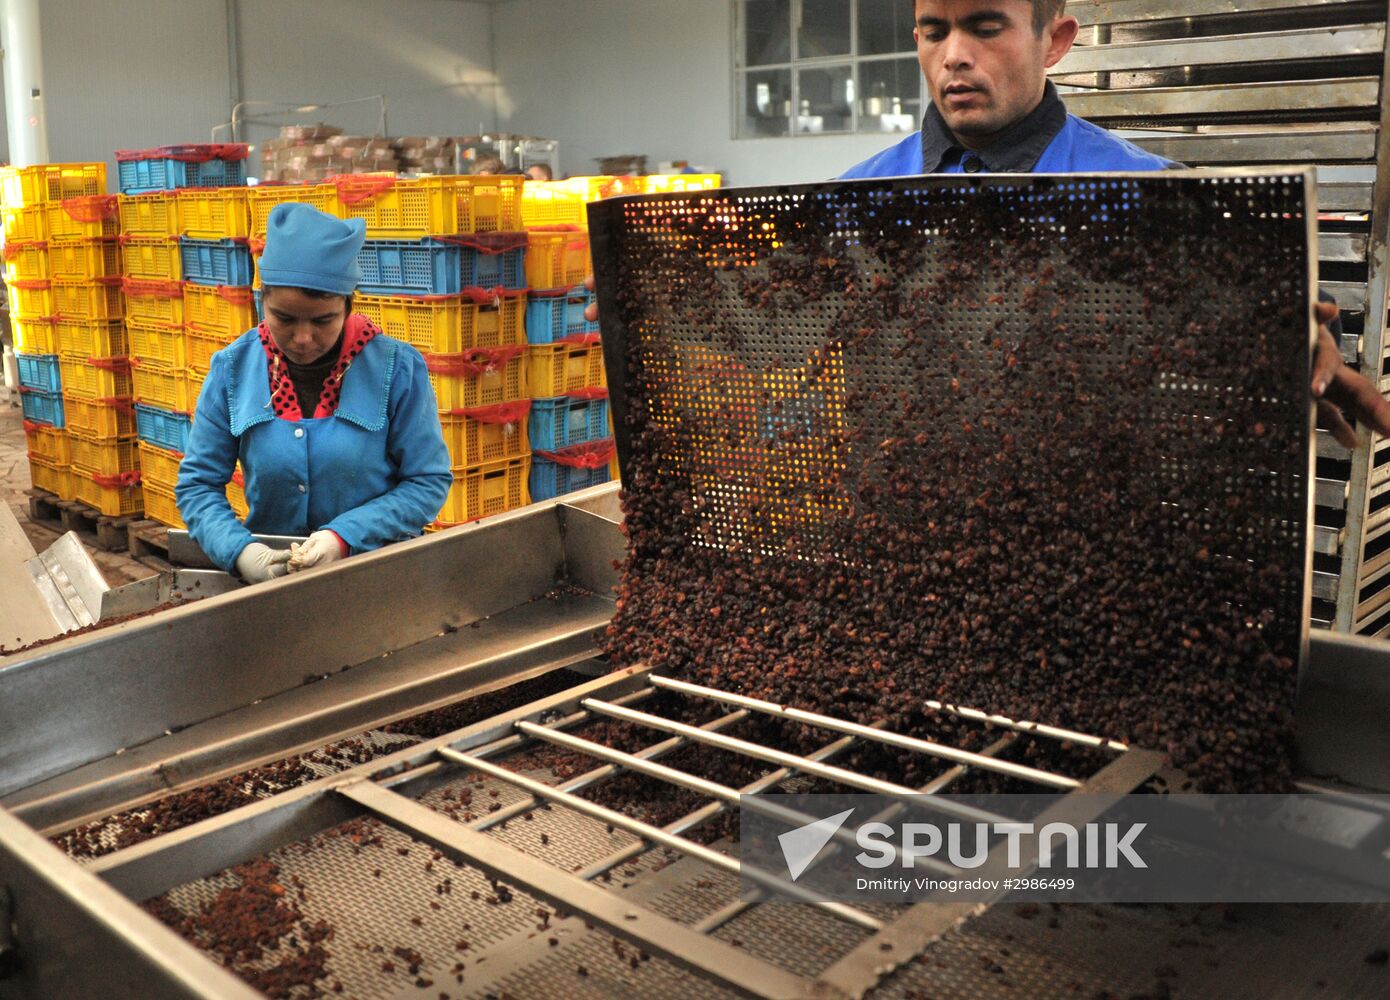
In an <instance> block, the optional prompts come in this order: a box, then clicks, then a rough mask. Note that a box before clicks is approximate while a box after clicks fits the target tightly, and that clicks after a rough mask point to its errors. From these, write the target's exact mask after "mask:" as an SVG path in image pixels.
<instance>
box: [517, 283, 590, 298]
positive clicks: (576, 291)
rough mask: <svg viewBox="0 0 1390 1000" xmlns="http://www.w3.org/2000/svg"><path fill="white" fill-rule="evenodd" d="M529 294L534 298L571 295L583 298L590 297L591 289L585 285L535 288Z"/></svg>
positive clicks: (567, 296) (566, 296)
mask: <svg viewBox="0 0 1390 1000" xmlns="http://www.w3.org/2000/svg"><path fill="white" fill-rule="evenodd" d="M529 294H530V296H531V298H533V299H565V298H569V297H570V296H571V295H573V296H574V297H575V298H577V299H581V298H588V297H589V290H588V289H587V288H585V287H584V286H583V285H573V286H571V287H570V288H533V289H531V290H530V293H529Z"/></svg>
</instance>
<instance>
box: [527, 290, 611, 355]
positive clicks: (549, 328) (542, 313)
mask: <svg viewBox="0 0 1390 1000" xmlns="http://www.w3.org/2000/svg"><path fill="white" fill-rule="evenodd" d="M595 301H597V296H596V295H595V294H594V293H593V292H591V291H589V290H588V289H586V288H585V287H584V286H583V285H577V286H575V287H574V288H571V289H570V290H569V291H568V292H567V293H565V294H564V295H536V294H535V293H534V292H532V293H531V298H530V300H529V301H528V302H527V303H526V342H527V343H530V344H554V343H556V342H558V341H561V340H564V339H565V338H566V337H575V336H579V335H581V334H588V333H598V323H591V322H589V321H588V320H587V319H585V318H584V310H585V309H587V308H588V307H589V306H590V305H591V304H592V303H593V302H595Z"/></svg>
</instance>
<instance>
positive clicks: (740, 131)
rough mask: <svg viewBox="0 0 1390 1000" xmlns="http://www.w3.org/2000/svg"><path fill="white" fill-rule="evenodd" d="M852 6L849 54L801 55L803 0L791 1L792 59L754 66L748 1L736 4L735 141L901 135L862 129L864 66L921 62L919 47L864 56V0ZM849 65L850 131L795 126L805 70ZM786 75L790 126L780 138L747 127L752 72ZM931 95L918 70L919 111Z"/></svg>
mask: <svg viewBox="0 0 1390 1000" xmlns="http://www.w3.org/2000/svg"><path fill="white" fill-rule="evenodd" d="M845 2H846V3H848V5H849V52H848V54H844V55H833V56H808V57H805V58H802V57H801V56H800V53H799V48H800V37H799V36H800V31H799V25H800V23H801V13H802V11H803V9H804V8H803V3H804V0H790V9H789V17H790V22H789V23H788V30H789V32H790V35H789V38H788V48H789V52H790V58H789V59H788V60H787V61H786V62H775V63H757V64H750V63H748V62H747V61H746V53H747V32H748V20H747V10H748V3H749V0H734V2H733V4H732V5H731V6H732V11H731V22H732V23H731V30H730V37H731V39H732V43H733V60H732V63H733V77H734V79H733V106H732V108H731V112H732V114H731V121H732V129H731V131H732V138H733V139H735V140H744V139H799V138H813V137H816V136H854V135H880V136H889V135H895V134H898V133H891V132H881V131H879V130H877V129H866V128H864V127H863V117H864V116H863V115H862V114H861V112H860V105H861V103H862V102H863V100H864V95H863V93H862V74H861V72H860V67H861V65H865V64H869V63H883V62H896V61H899V60H903V59H909V58H910V59H912V60H913V63H914V64H915V63H916V61H917V49H916V47H915V46H913V47H912V48H910V49H908V50H906V51H903V52H889V53H883V54H878V55H861V54H860V52H859V5H860V3H861V0H845ZM845 66H848V67H849V71H850V78H851V79H852V80H853V81H854V90H855V96H854V100H852V101H851V102H850V125H849V128H847V129H834V130H828V129H827V130H825V131H821V132H802V131H799V130H798V129H797V128H796V125H797V119H798V118H799V117H800V113H799V109H800V107H801V72H802V71H804V70H815V69H822V70H834V69H840V68H843V67H845ZM770 72H786V73H787V74H788V77H789V79H790V90H789V100H790V104H791V113H790V114H788V115H786V116H785V118H783V119H782V120H783V121H784V122H785V124H786V131H785V132H784V133H780V134H776V135H758V134H755V133H753V132H752V131H751V130H748V129H746V128H745V127H744V120H745V118H746V116H747V109H748V77H749V75H750V74H751V73H770ZM929 99H930V98H929V96H928V94H927V85H926V81H925V80H924V79H922V75H921V73H920V72H919V73H918V74H917V102H918V103H917V106H918V108H919V117H920V112H921V111H924V110H925V109H926V106H927V105H926V102H927V101H928V100H929Z"/></svg>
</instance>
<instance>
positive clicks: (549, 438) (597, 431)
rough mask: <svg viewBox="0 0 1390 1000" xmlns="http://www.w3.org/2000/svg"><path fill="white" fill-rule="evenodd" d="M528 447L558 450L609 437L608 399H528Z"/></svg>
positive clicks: (560, 397)
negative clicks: (529, 406)
mask: <svg viewBox="0 0 1390 1000" xmlns="http://www.w3.org/2000/svg"><path fill="white" fill-rule="evenodd" d="M530 435H531V448H532V450H533V451H559V450H560V449H561V448H568V447H569V446H570V445H575V444H584V443H585V442H588V441H602V440H603V439H604V438H606V437H609V436H610V434H609V430H608V400H607V399H581V398H579V397H577V396H556V397H554V398H552V399H533V400H531V423H530Z"/></svg>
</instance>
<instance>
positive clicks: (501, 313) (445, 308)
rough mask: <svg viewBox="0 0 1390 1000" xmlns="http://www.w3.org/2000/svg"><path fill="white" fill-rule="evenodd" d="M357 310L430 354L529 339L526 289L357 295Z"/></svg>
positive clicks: (396, 335)
mask: <svg viewBox="0 0 1390 1000" xmlns="http://www.w3.org/2000/svg"><path fill="white" fill-rule="evenodd" d="M352 308H353V311H354V312H359V313H361V314H362V315H363V316H366V317H367V318H368V319H369V320H371V321H372V322H373V323H375V324H376V325H377V326H379V327H380V328H381V330H382V332H384V333H388V334H390V335H391V336H392V337H395V338H397V339H399V340H404V341H405V342H406V343H408V344H411V345H412V346H414V347H416V348H418V349H419V350H420V351H422V352H424V353H426V354H457V353H459V352H460V351H466V350H469V349H470V348H474V347H506V346H508V345H512V344H524V343H525V342H526V293H525V292H524V291H514V292H512V291H507V292H503V293H501V294H500V295H497V296H490V295H468V294H465V295H451V296H447V297H446V296H429V297H410V296H397V295H357V296H354V297H353V300H352Z"/></svg>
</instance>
